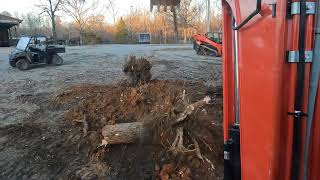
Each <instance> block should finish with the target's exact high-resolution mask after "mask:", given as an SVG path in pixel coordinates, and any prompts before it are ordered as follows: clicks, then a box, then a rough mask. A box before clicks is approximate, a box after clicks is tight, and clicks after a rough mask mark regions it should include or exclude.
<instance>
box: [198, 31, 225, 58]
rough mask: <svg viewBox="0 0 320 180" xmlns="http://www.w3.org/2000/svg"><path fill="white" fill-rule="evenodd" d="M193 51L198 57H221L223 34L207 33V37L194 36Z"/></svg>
mask: <svg viewBox="0 0 320 180" xmlns="http://www.w3.org/2000/svg"><path fill="white" fill-rule="evenodd" d="M193 39H194V42H193V49H194V50H195V51H196V52H197V54H198V55H209V56H214V57H216V56H221V55H222V33H221V32H207V33H206V34H205V35H202V34H195V35H193Z"/></svg>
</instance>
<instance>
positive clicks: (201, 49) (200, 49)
mask: <svg viewBox="0 0 320 180" xmlns="http://www.w3.org/2000/svg"><path fill="white" fill-rule="evenodd" d="M197 54H198V55H201V56H205V55H206V54H207V53H206V50H205V49H204V48H203V47H201V46H200V47H199V49H198V51H197Z"/></svg>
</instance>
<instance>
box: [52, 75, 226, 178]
mask: <svg viewBox="0 0 320 180" xmlns="http://www.w3.org/2000/svg"><path fill="white" fill-rule="evenodd" d="M212 92H213V91H212V90H209V89H208V88H207V87H205V86H204V85H203V84H202V83H194V82H185V81H158V80H152V81H150V82H149V83H148V84H143V85H141V86H137V87H128V86H121V85H119V84H116V85H110V86H98V85H82V86H75V87H71V88H69V89H67V90H65V91H64V92H62V93H61V94H60V95H58V96H57V97H56V99H55V101H56V102H57V103H58V104H65V105H66V104H67V105H70V110H69V111H68V112H67V113H66V114H65V119H66V120H67V121H69V122H73V123H75V124H77V127H79V128H82V129H83V133H84V135H85V136H84V137H83V138H84V139H86V141H85V142H86V145H87V146H90V147H91V150H90V152H88V154H89V157H90V158H92V157H96V156H97V154H98V159H100V160H102V161H104V162H106V163H107V164H108V166H111V167H112V166H114V168H115V169H114V171H115V172H117V173H116V174H117V175H115V178H120V179H121V177H123V174H122V175H121V174H118V173H119V171H120V172H121V171H122V169H123V168H124V169H125V170H124V173H125V174H126V176H127V177H134V178H138V179H139V178H142V177H144V176H147V177H148V178H153V179H155V178H156V179H167V177H169V179H188V178H186V177H189V178H197V179H199V178H200V179H219V178H221V177H222V170H223V167H222V164H223V162H222V157H223V156H222V151H223V150H222V145H223V140H222V128H221V119H219V118H221V114H222V113H221V111H222V109H221V99H220V98H215V100H214V101H213V102H214V104H217V105H219V106H220V107H219V106H215V105H206V106H205V107H203V108H201V109H199V110H197V111H196V112H194V113H192V115H190V116H188V117H187V119H186V120H184V121H183V122H182V123H179V124H177V126H181V127H183V128H184V129H183V132H184V137H185V138H184V141H183V145H184V147H188V149H186V151H185V152H183V153H181V152H179V153H173V152H172V144H173V141H174V136H175V130H174V129H175V128H176V127H173V128H172V127H171V126H168V122H171V120H172V119H175V118H177V115H178V114H179V113H181V112H182V111H183V109H184V108H185V106H186V103H187V104H190V103H193V102H196V101H198V100H199V99H201V98H203V97H204V96H205V95H208V93H209V95H212V96H214V94H210V93H212ZM182 99H184V101H182ZM213 107H216V109H215V108H213ZM151 120H152V121H151ZM149 121H150V122H153V123H145V122H149ZM132 122H144V123H145V124H148V126H149V127H148V128H150V129H152V132H153V136H152V137H153V138H152V140H151V142H150V141H148V143H145V142H143V143H142V144H139V143H138V144H131V145H113V146H109V150H108V152H105V148H97V147H99V145H100V144H101V140H102V139H103V137H102V135H101V129H102V128H103V127H104V126H106V125H115V124H120V123H132ZM193 137H194V138H195V139H196V140H197V142H199V144H198V145H199V149H200V150H201V154H202V156H203V157H206V158H207V159H206V160H209V161H210V162H212V164H210V163H208V161H206V160H205V159H204V160H203V161H202V160H200V159H199V158H198V156H197V154H196V153H195V151H194V147H195V146H196V145H195V143H193V142H194V141H193V140H194V139H193ZM124 147H126V148H125V149H126V150H125V151H126V152H125V154H127V155H125V156H124V154H122V153H120V154H119V151H120V152H123V148H124ZM101 151H103V153H101ZM132 154H135V155H134V156H133V157H130V158H129V157H128V156H131V155H132ZM138 154H141V156H140V155H138ZM146 154H148V157H147V156H146ZM111 157H112V158H111ZM121 157H123V158H124V159H126V162H123V163H121V164H118V165H117V164H114V163H115V161H116V160H114V158H116V159H117V158H121ZM144 158H145V161H147V162H144V163H143V164H141V163H139V162H140V161H141V159H144ZM118 161H119V160H118ZM168 163H169V164H172V166H174V170H173V171H172V172H171V171H169V172H166V170H164V169H165V168H166V167H165V165H166V164H168ZM128 164H129V165H128ZM148 164H149V165H148ZM141 166H143V167H144V168H143V170H141ZM213 166H214V167H213ZM138 167H139V168H138ZM135 168H136V169H135ZM129 169H133V170H132V171H134V172H132V174H137V171H144V172H143V173H142V174H143V175H140V176H133V175H129V174H127V173H129V172H130V171H129ZM146 169H147V172H148V173H147V175H146V172H145V171H146ZM108 173H111V174H112V170H111V172H110V171H109V172H108ZM140 173H141V172H140ZM138 174H139V173H138ZM126 176H124V177H126Z"/></svg>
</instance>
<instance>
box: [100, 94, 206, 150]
mask: <svg viewBox="0 0 320 180" xmlns="http://www.w3.org/2000/svg"><path fill="white" fill-rule="evenodd" d="M209 101H210V97H209V96H206V97H205V98H204V99H202V100H200V101H198V102H195V103H193V104H190V105H188V106H186V107H185V110H184V111H183V112H182V113H180V114H179V115H178V116H177V119H175V120H173V123H172V125H174V124H177V123H180V122H182V121H183V120H185V119H186V117H187V116H188V115H190V114H192V113H193V112H194V111H195V110H197V109H199V108H201V107H203V106H204V105H206V104H208V103H209ZM146 127H147V126H146V125H145V124H144V123H143V122H132V123H120V124H115V125H106V126H104V127H103V128H102V136H103V140H102V144H101V146H105V145H108V144H130V143H136V142H137V141H139V140H142V139H143V138H145V137H146V136H148V135H149V134H148V131H149V129H148V128H146ZM180 144H181V143H180Z"/></svg>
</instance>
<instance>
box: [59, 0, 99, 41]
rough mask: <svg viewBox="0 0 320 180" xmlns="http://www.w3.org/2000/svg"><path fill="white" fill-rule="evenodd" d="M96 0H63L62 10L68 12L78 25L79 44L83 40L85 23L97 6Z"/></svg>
mask: <svg viewBox="0 0 320 180" xmlns="http://www.w3.org/2000/svg"><path fill="white" fill-rule="evenodd" d="M97 4H98V1H97V0H91V1H88V0H65V3H63V10H64V11H65V12H66V13H67V14H69V15H70V16H71V17H72V18H73V20H74V21H75V23H76V24H77V26H78V29H79V32H80V44H82V42H83V35H84V28H85V23H86V22H87V20H88V18H89V17H90V15H93V11H94V10H95V8H96V7H97Z"/></svg>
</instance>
